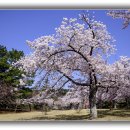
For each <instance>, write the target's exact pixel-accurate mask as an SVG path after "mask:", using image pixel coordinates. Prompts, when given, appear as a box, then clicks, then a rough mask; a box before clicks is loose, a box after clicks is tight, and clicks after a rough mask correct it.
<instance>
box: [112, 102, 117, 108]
mask: <svg viewBox="0 0 130 130" xmlns="http://www.w3.org/2000/svg"><path fill="white" fill-rule="evenodd" d="M113 106H114V109H117V103H116V101H113Z"/></svg>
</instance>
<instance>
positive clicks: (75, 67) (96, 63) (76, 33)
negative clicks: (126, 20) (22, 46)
mask: <svg viewBox="0 0 130 130" xmlns="http://www.w3.org/2000/svg"><path fill="white" fill-rule="evenodd" d="M113 42H114V40H113V38H112V36H111V35H110V34H109V32H108V31H107V28H106V26H105V25H104V24H103V23H102V22H100V21H96V20H94V19H93V18H91V17H90V16H89V15H88V14H81V15H80V19H75V18H74V19H73V18H70V19H67V18H63V21H62V23H61V25H60V27H58V28H56V33H55V34H53V35H49V36H42V37H40V38H38V39H35V40H34V41H32V42H31V41H27V43H28V45H29V46H30V47H31V49H32V50H33V53H32V54H30V55H27V56H25V57H24V58H21V60H19V61H18V62H17V63H15V64H14V65H15V66H17V67H19V68H20V69H22V70H24V71H26V73H30V74H31V73H34V72H36V71H37V70H39V69H41V70H43V71H44V76H43V77H44V78H45V77H46V76H48V75H49V76H50V77H51V78H52V79H53V80H54V81H56V82H55V84H54V85H53V88H54V87H56V86H58V85H57V84H58V83H59V82H60V84H61V81H62V85H60V86H61V87H59V89H60V88H62V87H63V86H65V85H67V84H68V83H70V84H74V85H77V86H79V87H80V86H84V87H86V88H89V104H90V118H91V119H94V118H97V109H96V93H97V90H98V87H99V86H100V82H99V81H100V78H101V77H102V71H103V70H104V69H105V68H106V67H104V66H105V65H106V63H105V61H106V60H105V59H106V58H108V56H110V55H111V54H112V53H113V52H114V50H115V48H114V45H113ZM51 78H50V79H51ZM50 83H51V84H52V81H51V80H50Z"/></svg>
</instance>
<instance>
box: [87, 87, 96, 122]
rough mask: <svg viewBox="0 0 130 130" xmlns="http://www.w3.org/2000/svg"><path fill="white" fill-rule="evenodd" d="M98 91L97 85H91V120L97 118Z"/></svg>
mask: <svg viewBox="0 0 130 130" xmlns="http://www.w3.org/2000/svg"><path fill="white" fill-rule="evenodd" d="M96 92H97V90H96V87H90V94H89V106H90V119H91V120H92V119H95V118H97V106H96Z"/></svg>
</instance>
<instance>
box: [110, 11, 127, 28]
mask: <svg viewBox="0 0 130 130" xmlns="http://www.w3.org/2000/svg"><path fill="white" fill-rule="evenodd" d="M108 15H109V16H112V17H113V18H115V19H116V18H117V19H123V20H124V23H123V29H125V28H126V27H128V25H129V24H130V10H111V11H109V12H108Z"/></svg>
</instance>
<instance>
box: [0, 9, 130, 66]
mask: <svg viewBox="0 0 130 130" xmlns="http://www.w3.org/2000/svg"><path fill="white" fill-rule="evenodd" d="M82 11H83V10H0V44H2V45H5V46H6V47H7V48H8V49H9V50H10V49H11V48H15V49H18V50H23V51H24V53H25V54H28V53H30V49H29V47H28V46H27V44H26V40H31V41H32V40H34V39H35V38H38V37H40V36H42V35H48V34H54V33H55V28H56V27H59V25H60V23H61V21H62V18H63V17H67V18H78V14H80V13H82ZM93 11H94V12H95V14H94V15H95V19H96V20H100V21H102V22H103V23H104V24H106V25H107V28H108V31H109V32H110V33H111V35H112V36H113V37H114V38H115V40H116V48H117V52H116V54H115V55H113V56H111V58H110V60H109V62H110V63H113V62H114V61H115V60H117V59H118V58H119V56H121V55H126V56H128V57H130V51H129V48H130V45H129V44H130V36H129V34H130V27H128V28H126V29H125V30H122V23H123V21H122V20H121V19H116V20H114V19H113V18H112V17H110V16H107V15H106V12H107V10H91V11H90V13H91V12H93Z"/></svg>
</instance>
